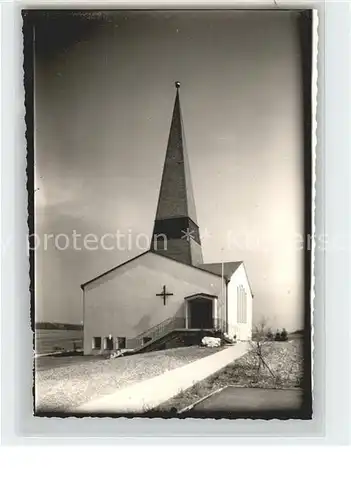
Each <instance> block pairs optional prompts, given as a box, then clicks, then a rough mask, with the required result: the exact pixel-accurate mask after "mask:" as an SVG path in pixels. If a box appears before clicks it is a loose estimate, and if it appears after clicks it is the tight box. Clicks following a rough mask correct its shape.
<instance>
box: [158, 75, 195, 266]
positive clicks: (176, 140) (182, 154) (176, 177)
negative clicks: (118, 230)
mask: <svg viewBox="0 0 351 500" xmlns="http://www.w3.org/2000/svg"><path fill="white" fill-rule="evenodd" d="M175 87H176V89H177V93H176V97H175V102H174V109H173V116H172V121H171V128H170V132H169V138H168V145H167V151H166V158H165V162H164V167H163V175H162V181H161V188H160V195H159V200H158V206H157V212H156V220H155V227H154V235H157V234H158V235H160V234H165V235H166V236H167V243H168V250H167V251H165V250H162V249H161V250H160V248H159V247H158V248H157V251H158V252H160V253H163V254H164V255H168V256H169V257H172V258H175V259H177V260H181V261H182V262H185V263H187V264H190V265H197V264H200V263H202V250H201V242H200V236H199V228H198V226H197V217H196V209H195V201H194V195H193V189H192V182H191V175H190V168H189V162H188V155H187V151H186V143H185V134H184V125H183V120H182V113H181V107H180V98H179V87H180V82H178V81H177V82H175ZM187 231H188V232H189V231H190V232H191V237H189V238H188V239H187V238H186V237H185V235H186V232H187Z"/></svg>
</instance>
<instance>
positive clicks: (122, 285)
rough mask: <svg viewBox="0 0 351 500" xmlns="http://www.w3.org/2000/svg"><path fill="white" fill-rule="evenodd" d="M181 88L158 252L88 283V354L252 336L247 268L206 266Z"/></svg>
mask: <svg viewBox="0 0 351 500" xmlns="http://www.w3.org/2000/svg"><path fill="white" fill-rule="evenodd" d="M179 87H180V83H179V82H176V97H175V103H174V109H173V116H172V121H171V127H170V133H169V139H168V145H167V150H166V157H165V162H164V167H163V174H162V180H161V187H160V193H159V199H158V204H157V210H156V217H155V223H154V230H153V238H152V242H151V246H150V249H149V250H148V251H146V252H144V253H142V254H141V255H138V256H137V257H134V258H133V259H130V260H128V261H127V262H124V263H123V264H120V265H118V266H116V267H114V268H112V269H110V270H109V271H107V272H105V273H103V274H101V275H100V276H97V277H96V278H94V279H92V280H90V281H88V282H86V283H84V284H83V285H81V288H82V291H83V309H84V310H83V318H84V354H94V353H96V354H99V353H101V352H102V351H104V350H111V349H123V348H127V349H135V350H136V351H140V352H143V351H146V350H152V349H160V348H167V347H175V346H177V345H178V344H177V342H178V343H179V345H191V343H194V341H195V340H194V339H196V341H198V339H199V338H201V335H202V336H211V333H213V332H219V331H221V332H222V333H228V334H230V335H236V338H237V340H248V339H250V338H251V331H252V299H253V295H252V291H251V288H250V284H249V281H248V277H247V274H246V269H245V266H244V263H243V262H242V261H239V262H218V263H209V264H205V263H204V262H203V256H202V248H201V232H200V229H199V226H198V224H197V217H196V208H195V200H194V195H193V190H192V183H191V175H190V168H189V162H188V157H187V149H186V143H185V135H184V125H183V121H182V113H181V107H180V97H179Z"/></svg>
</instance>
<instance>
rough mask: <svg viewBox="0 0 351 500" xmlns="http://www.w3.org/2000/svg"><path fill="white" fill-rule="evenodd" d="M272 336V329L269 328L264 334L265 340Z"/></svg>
mask: <svg viewBox="0 0 351 500" xmlns="http://www.w3.org/2000/svg"><path fill="white" fill-rule="evenodd" d="M273 337H274V335H273V333H272V330H271V329H269V330H268V332H267V334H266V339H267V340H273Z"/></svg>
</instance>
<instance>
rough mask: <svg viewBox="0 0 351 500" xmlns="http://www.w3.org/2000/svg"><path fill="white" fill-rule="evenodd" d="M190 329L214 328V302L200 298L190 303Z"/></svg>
mask: <svg viewBox="0 0 351 500" xmlns="http://www.w3.org/2000/svg"><path fill="white" fill-rule="evenodd" d="M189 309H190V325H189V327H190V328H200V329H210V328H213V315H212V311H213V307H212V300H208V299H204V298H198V299H194V300H190V301H189Z"/></svg>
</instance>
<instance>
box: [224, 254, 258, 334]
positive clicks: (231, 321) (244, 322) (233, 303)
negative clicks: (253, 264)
mask: <svg viewBox="0 0 351 500" xmlns="http://www.w3.org/2000/svg"><path fill="white" fill-rule="evenodd" d="M239 286H242V287H243V289H244V291H245V294H246V301H241V308H240V307H239V311H238V287H239ZM245 302H246V311H243V307H242V306H243V304H244V303H245ZM252 305H253V300H252V294H251V290H250V285H249V282H248V279H247V276H246V271H245V267H244V265H243V264H241V265H240V266H239V267H238V269H237V270H236V271H235V273H234V275H233V276H232V278H231V280H230V282H229V284H228V331H229V333H231V334H232V333H234V334H236V336H237V339H238V340H248V339H250V338H251V336H252ZM240 309H241V310H240ZM238 313H239V315H238ZM239 316H240V317H239Z"/></svg>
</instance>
